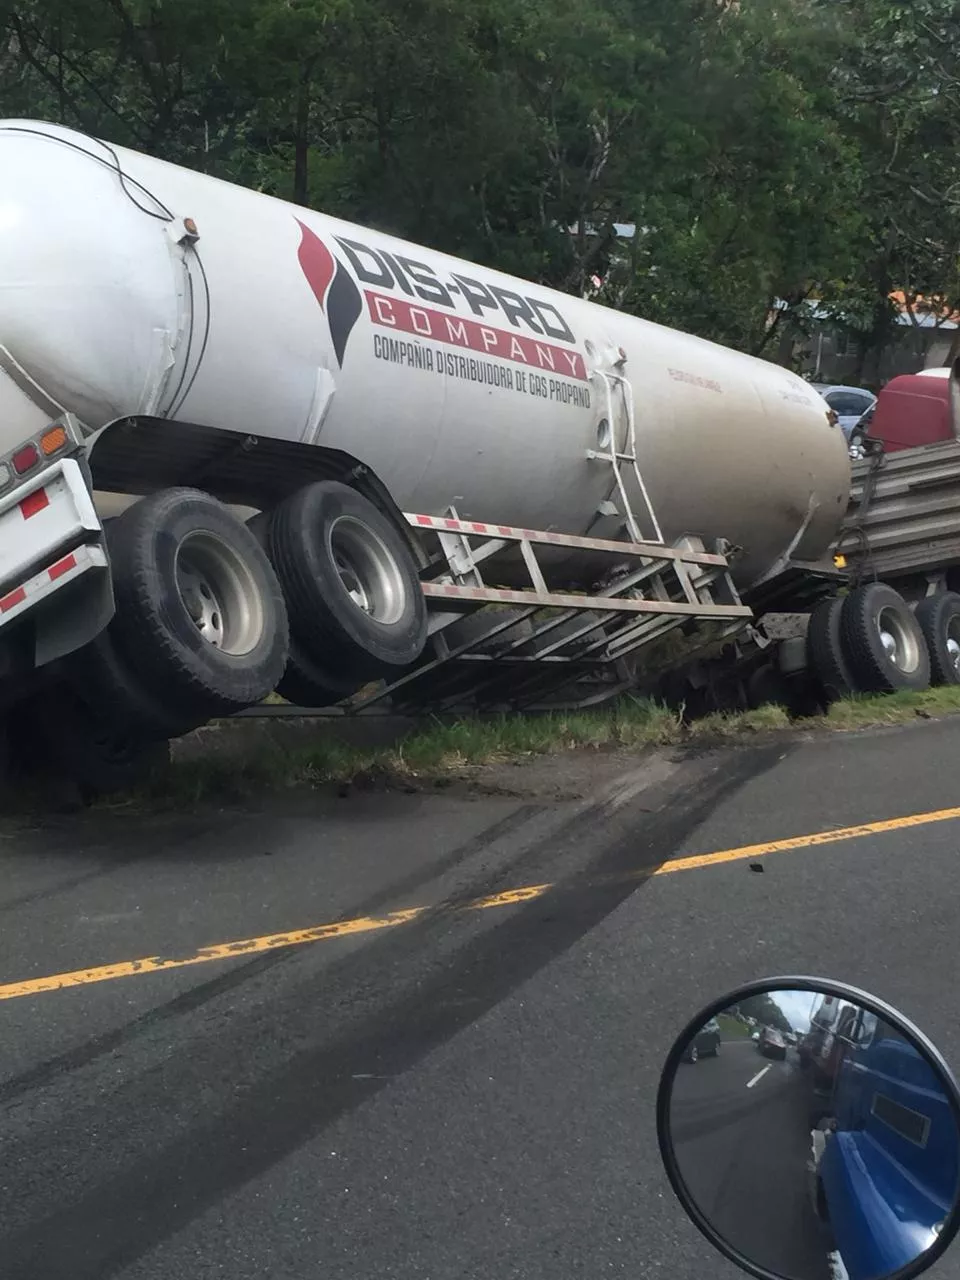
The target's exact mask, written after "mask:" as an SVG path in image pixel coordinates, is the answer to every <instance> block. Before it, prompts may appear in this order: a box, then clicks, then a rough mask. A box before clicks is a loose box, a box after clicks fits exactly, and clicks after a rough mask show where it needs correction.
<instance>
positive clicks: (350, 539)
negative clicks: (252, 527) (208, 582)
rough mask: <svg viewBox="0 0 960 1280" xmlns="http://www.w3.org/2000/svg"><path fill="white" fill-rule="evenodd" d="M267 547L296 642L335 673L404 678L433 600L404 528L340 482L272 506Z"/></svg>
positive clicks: (314, 486) (424, 634)
mask: <svg viewBox="0 0 960 1280" xmlns="http://www.w3.org/2000/svg"><path fill="white" fill-rule="evenodd" d="M267 547H268V553H269V556H270V559H271V561H272V563H273V565H274V567H275V568H276V571H277V575H278V577H279V579H280V582H281V584H282V586H283V591H284V595H285V597H286V601H287V607H288V609H289V611H290V618H291V626H292V630H293V633H294V635H296V637H297V639H298V640H299V642H300V644H301V645H302V646H303V648H304V649H305V650H307V652H308V653H309V654H310V656H311V657H313V658H315V659H316V660H317V661H319V662H322V663H323V665H324V666H325V667H327V668H328V669H329V670H330V671H333V672H336V674H337V676H338V677H339V676H343V677H344V678H350V679H354V678H355V679H357V680H358V681H359V682H360V683H363V682H364V681H366V680H373V679H376V678H377V677H379V676H390V675H399V674H400V672H401V671H402V669H403V668H405V667H409V666H411V665H412V664H413V663H414V662H416V660H417V659H418V658H419V657H420V655H421V653H422V652H423V648H424V645H425V644H426V640H427V606H426V600H425V599H424V595H423V591H422V590H421V587H420V577H419V573H418V571H417V566H416V564H415V563H414V558H413V555H412V553H411V551H410V549H409V547H408V546H407V543H406V541H405V539H404V537H403V534H402V533H401V532H400V531H399V530H398V529H396V528H395V527H394V526H393V524H392V523H391V522H390V521H389V520H388V519H387V518H386V516H384V515H383V514H382V513H381V512H380V511H378V509H377V508H376V507H375V506H374V505H373V503H372V502H370V501H368V500H367V499H366V498H364V497H363V495H362V494H359V493H357V492H356V490H355V489H351V488H350V487H349V485H345V484H340V483H339V482H337V481H335V480H321V481H318V482H317V483H316V484H311V485H307V486H306V487H305V488H303V489H300V490H299V491H298V492H297V493H295V494H292V495H291V496H290V497H289V498H286V499H285V500H284V501H283V502H281V503H280V504H279V505H278V506H277V507H275V508H274V510H273V512H272V513H271V517H270V523H269V527H268V531H267Z"/></svg>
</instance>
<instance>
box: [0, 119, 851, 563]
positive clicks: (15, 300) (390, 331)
mask: <svg viewBox="0 0 960 1280" xmlns="http://www.w3.org/2000/svg"><path fill="white" fill-rule="evenodd" d="M0 173H2V175H3V178H2V186H0V448H2V447H3V445H4V444H6V443H8V444H9V445H10V446H11V447H12V446H13V445H14V444H16V443H17V442H18V441H19V440H20V439H22V438H23V437H24V436H26V435H28V434H30V433H31V432H32V431H33V430H34V429H40V428H41V427H42V426H43V424H44V423H45V422H46V421H48V420H49V419H50V418H51V417H52V416H53V415H55V414H60V413H62V412H64V411H66V412H69V413H72V414H75V415H76V416H77V418H78V419H79V420H80V421H81V422H82V423H84V424H85V426H86V428H88V429H89V430H91V431H93V432H96V431H97V430H99V429H100V428H102V427H105V426H107V425H108V424H110V423H112V422H114V421H115V420H117V419H119V418H122V417H123V416H124V415H137V414H141V415H153V416H156V417H160V418H170V419H176V420H179V421H181V422H189V423H198V424H204V425H205V426H212V427H222V428H225V429H230V430H234V431H243V432H251V433H256V434H257V435H258V436H261V437H264V436H269V437H275V438H277V439H282V440H287V441H291V442H301V443H307V444H311V445H317V446H321V447H331V448H337V449H340V450H344V451H346V452H347V453H349V454H350V455H352V456H353V457H355V458H357V459H359V460H360V461H362V462H363V463H364V464H365V465H367V466H368V467H370V468H372V470H373V471H374V472H375V473H376V474H377V476H378V477H379V478H380V479H381V480H382V481H383V483H384V484H385V485H386V487H387V488H388V489H389V492H390V494H391V496H392V497H393V499H394V501H395V502H396V504H397V505H398V507H400V508H401V509H403V510H405V511H416V512H427V513H434V514H439V513H442V512H443V511H444V510H446V509H447V508H448V507H449V506H451V505H453V506H455V507H456V509H457V510H458V512H459V514H460V515H461V516H463V517H465V518H469V519H475V520H484V521H491V522H498V521H499V522H504V523H508V524H510V525H514V526H526V527H530V528H535V529H542V530H553V529H556V530H561V531H564V532H567V533H573V534H589V535H590V536H594V537H599V538H618V537H622V536H623V535H624V528H625V521H627V518H628V515H629V514H630V512H628V511H627V510H625V507H626V506H627V505H629V507H630V508H631V510H632V514H633V516H634V518H635V525H634V528H633V533H634V536H636V534H637V533H640V534H642V536H643V537H644V538H645V539H648V540H659V539H660V538H661V537H662V538H663V540H665V541H666V542H668V543H670V542H672V541H673V540H675V539H676V538H678V537H680V536H681V535H683V534H688V533H696V534H698V535H700V536H702V537H704V538H705V539H707V540H708V541H709V540H710V539H713V538H723V539H726V540H727V541H728V542H729V543H731V544H735V545H737V546H738V547H740V548H742V555H741V556H740V558H739V559H738V560H737V562H736V564H735V566H734V574H735V576H736V579H737V581H738V583H739V584H740V585H741V586H749V585H750V584H751V583H753V582H756V581H757V580H758V579H761V578H763V577H765V576H767V575H769V574H771V573H775V572H776V571H777V569H778V566H780V565H781V564H782V563H783V562H784V561H785V560H786V559H787V558H789V557H797V558H799V559H806V560H812V559H815V558H817V557H818V556H820V555H822V554H823V553H824V552H825V551H826V549H827V548H828V547H829V545H830V542H831V540H832V538H833V537H834V535H835V533H836V529H837V526H838V523H839V521H840V519H841V518H842V515H843V513H844V511H845V509H846V505H847V496H848V490H849V461H848V457H847V453H846V449H845V446H844V441H843V438H842V435H841V433H840V432H839V431H838V430H836V428H835V427H833V426H832V425H831V424H830V422H829V421H828V417H827V414H826V411H825V407H824V405H823V402H822V401H821V400H820V398H819V397H818V396H817V394H816V393H815V392H814V391H813V390H812V389H811V388H809V387H808V386H807V384H805V383H804V382H803V381H802V380H801V379H799V378H797V377H795V376H794V375H792V374H791V373H789V372H786V371H785V370H783V369H781V368H779V367H777V366H775V365H772V364H768V363H766V362H763V361H760V360H755V359H752V358H750V357H748V356H745V355H742V354H739V353H737V352H733V351H729V350H726V349H724V348H722V347H719V346H716V345H714V344H711V343H708V342H704V341H702V340H699V339H697V338H693V337H690V336H688V335H685V334H682V333H678V332H674V331H671V330H668V329H665V328H662V327H659V326H657V325H654V324H650V323H648V322H646V321H643V320H641V319H638V318H636V317H633V316H626V315H622V314H620V313H617V312H614V311H611V310H609V309H607V308H604V307H601V306H598V305H596V304H593V303H590V302H586V301H583V300H581V299H578V298H573V297H569V296H567V295H563V294H558V293H556V292H553V291H551V290H549V289H546V288H543V287H540V286H535V285H531V284H528V283H526V282H524V281H518V280H515V279H513V278H511V277H508V276H505V275H502V274H500V273H497V272H495V271H491V270H489V269H487V268H483V267H477V266H474V265H472V264H469V263H466V262H462V261H459V260H457V259H454V258H450V257H447V256H444V255H441V254H438V253H435V252H433V251H431V250H429V249H424V248H421V247H419V246H415V245H411V244H407V243H404V242H402V241H399V240H396V239H393V238H391V237H389V236H386V235H381V234H379V233H375V232H371V231H366V230H363V229H361V228H358V227H355V226H352V225H350V224H348V223H344V222H340V221H337V220H336V219H332V218H328V217H325V216H324V215H322V214H319V213H315V212H311V211H308V210H304V209H300V208H295V207H294V206H291V205H288V204H285V203H283V202H281V201H279V200H275V199H272V198H269V197H267V196H263V195H259V194H257V193H254V192H251V191H247V190H243V189H240V188H237V187H235V186H232V185H229V184H227V183H224V182H220V181H217V180H215V179H212V178H209V177H205V176H202V175H199V174H196V173H193V172H189V171H187V170H185V169H181V168H178V167H175V166H172V165H169V164H165V163H162V162H160V161H157V160H154V159H151V158H149V157H147V156H144V155H140V154H135V153H132V152H129V151H123V150H120V149H117V148H112V147H107V146H106V145H105V144H103V143H100V142H97V141H95V140H93V139H89V138H86V137H83V136H82V135H79V134H76V133H73V132H71V131H69V130H67V129H63V128H59V127H56V126H52V125H46V124H37V123H35V122H31V121H2V122H0ZM631 416H632V418H633V421H634V424H635V430H636V441H637V444H636V452H637V468H636V469H634V468H633V467H632V466H628V467H626V468H625V471H627V472H628V473H629V474H628V475H627V476H626V488H625V496H626V498H627V503H625V502H624V501H623V497H624V493H622V492H621V491H620V489H619V488H618V486H617V484H616V483H615V481H616V477H615V476H614V475H613V474H612V468H611V466H610V463H609V461H606V460H605V459H604V457H597V456H595V455H596V454H597V453H598V452H599V453H601V454H602V453H603V451H604V441H605V439H606V437H608V436H609V433H610V430H611V428H612V430H613V432H614V433H615V435H616V440H617V442H618V445H619V447H620V449H621V450H623V449H624V447H625V442H626V440H627V438H628V430H629V420H630V418H631ZM598 446H599V448H598ZM591 455H594V456H591ZM637 471H638V472H639V475H640V476H641V477H642V480H643V482H644V484H645V486H646V490H647V496H648V497H649V502H647V501H646V500H645V496H644V494H643V493H642V492H641V491H640V489H639V487H638V485H637V483H636V473H637ZM608 502H609V503H611V505H609V506H608V505H605V504H607V503H608ZM603 512H606V513H608V514H603ZM568 576H569V575H568Z"/></svg>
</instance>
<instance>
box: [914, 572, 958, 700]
mask: <svg viewBox="0 0 960 1280" xmlns="http://www.w3.org/2000/svg"><path fill="white" fill-rule="evenodd" d="M913 616H914V617H915V618H916V620H917V626H919V628H920V630H921V631H922V632H923V638H924V640H926V642H927V649H928V651H929V654H930V682H931V684H934V685H938V686H939V685H947V684H960V595H957V594H956V592H954V591H941V592H938V593H937V594H936V595H935V596H928V597H927V599H926V600H921V601H920V603H919V604H918V605H917V607H916V609H915V610H914V612H913Z"/></svg>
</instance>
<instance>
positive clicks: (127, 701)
mask: <svg viewBox="0 0 960 1280" xmlns="http://www.w3.org/2000/svg"><path fill="white" fill-rule="evenodd" d="M62 670H63V676H64V679H65V680H66V682H67V684H69V686H70V687H71V689H72V690H73V692H74V693H75V694H76V695H77V697H78V698H80V699H81V700H82V701H83V702H85V703H86V705H87V706H88V707H89V708H90V710H91V712H93V713H94V714H97V715H100V716H102V718H103V720H104V721H105V722H106V723H107V724H110V725H112V726H113V727H114V728H116V729H117V730H126V731H128V732H133V733H136V734H138V735H141V736H142V737H144V738H149V739H153V740H155V741H159V740H161V739H165V738H179V737H182V735H183V734H185V733H190V732H191V730H193V729H197V728H199V727H200V725H201V724H203V723H204V720H205V719H206V717H205V716H204V715H202V714H200V715H197V716H194V717H193V718H191V717H189V716H187V714H186V713H185V712H180V713H178V712H177V711H176V710H175V709H174V710H171V708H170V707H169V706H168V705H167V704H166V703H165V702H163V701H161V699H160V698H159V697H155V696H154V695H153V694H152V693H151V692H150V691H149V690H148V689H147V688H146V687H145V686H144V685H143V684H142V683H141V682H140V680H139V679H138V678H137V676H136V674H135V673H134V671H133V670H132V668H131V667H130V665H129V663H127V662H126V661H125V659H124V657H123V655H122V654H121V653H120V650H119V649H118V648H117V645H116V642H115V641H114V638H113V632H112V629H111V628H110V627H108V628H107V630H106V631H102V632H101V633H100V635H98V636H97V638H96V639H95V640H92V641H91V642H90V643H89V644H87V645H84V647H83V648H82V649H78V650H77V651H76V653H72V654H70V656H69V657H68V658H66V659H64V662H63V668H62Z"/></svg>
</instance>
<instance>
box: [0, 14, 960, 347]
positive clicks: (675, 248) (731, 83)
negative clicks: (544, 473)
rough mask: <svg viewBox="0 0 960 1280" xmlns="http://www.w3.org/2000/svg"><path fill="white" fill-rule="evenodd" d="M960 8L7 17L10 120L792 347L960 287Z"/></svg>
mask: <svg viewBox="0 0 960 1280" xmlns="http://www.w3.org/2000/svg"><path fill="white" fill-rule="evenodd" d="M958 17H960V0H910V3H909V4H906V3H893V0H749V3H748V0H741V2H740V3H727V2H725V0H670V3H668V4H667V3H664V2H663V0H0V115H3V116H21V115H22V116H29V117H33V118H45V119H50V120H56V121H61V122H63V123H66V124H69V125H71V126H74V127H77V128H80V129H82V130H85V131H88V132H92V133H95V134H98V135H99V136H103V137H106V138H108V139H110V140H112V141H115V142H118V143H121V144H125V145H129V146H134V147H138V148H142V149H144V150H147V151H150V152H152V153H154V154H157V155H160V156H162V157H163V158H166V159H170V160H173V161H175V162H177V163H181V164H186V165H190V166H193V167H195V168H198V169H201V170H204V171H207V172H209V173H212V174H216V175H218V176H222V177H225V178H229V179H231V180H234V181H239V182H243V183H247V184H249V185H252V186H255V187H257V188H259V189H261V190H264V191H268V192H270V193H273V194H277V195H279V196H282V197H284V198H287V199H293V200H296V201H298V202H300V203H304V204H309V205H313V206H316V207H322V208H323V209H325V210H326V211H328V212H330V213H334V214H337V215H340V216H343V217H347V218H351V219H356V220H359V221H362V222H365V223H367V224H372V225H375V226H377V227H380V228H382V229H385V230H390V231H393V232H397V233H399V234H402V235H405V236H408V237H410V238H413V239H415V240H420V241H423V242H427V243H430V244H433V245H435V246H437V247H439V248H442V249H446V250H449V251H451V252H454V253H457V254H460V255H462V256H466V257H469V258H473V259H476V260H480V261H485V262H488V263H491V264H496V265H497V266H499V267H501V268H503V269H505V270H507V271H512V272H515V273H518V274H521V275H524V276H527V277H530V278H534V279H537V280H540V281H543V282H546V283H550V284H554V285H556V286H558V287H560V288H564V289H568V290H572V291H576V292H582V291H585V290H587V289H589V288H590V287H591V286H590V280H591V278H592V277H598V278H601V279H602V281H603V284H602V288H601V291H600V297H601V300H604V301H607V302H610V303H612V304H613V305H616V306H620V307H623V308H626V309H628V310H630V311H634V312H636V313H638V314H641V315H644V316H646V317H648V318H650V319H654V320H658V321H661V322H665V323H668V324H672V325H675V326H677V327H680V328H685V329H688V330H691V331H693V332H696V333H700V334H703V335H705V336H708V337H711V338H714V339H717V340H719V341H725V342H728V343H731V344H733V345H736V346H739V347H742V348H744V349H747V350H750V351H754V352H757V353H759V354H763V355H766V356H768V357H769V358H774V359H775V358H778V356H779V357H781V358H785V356H786V352H787V347H786V346H784V347H783V349H782V350H781V348H780V345H779V339H780V337H781V335H782V334H784V333H786V332H788V331H789V329H790V322H791V319H792V318H797V319H798V320H799V318H800V317H802V315H803V304H804V302H805V301H806V300H807V299H808V298H811V297H817V298H819V299H821V300H822V301H823V303H824V305H826V306H828V307H831V308H832V309H833V310H834V311H835V312H836V313H837V314H838V315H839V316H841V317H842V319H843V321H844V323H846V324H847V325H848V326H849V327H850V329H851V331H852V332H854V333H855V334H856V335H857V336H858V337H859V338H861V339H862V340H863V342H864V344H865V345H869V344H870V343H871V342H876V341H879V340H881V338H882V336H883V335H884V333H885V332H886V331H887V329H888V328H889V325H890V323H891V319H892V310H891V307H890V304H889V300H888V295H889V293H890V291H891V289H894V288H902V289H903V290H904V291H905V292H906V293H907V295H908V298H912V297H915V296H917V295H925V296H930V295H943V296H944V297H945V298H947V299H948V300H950V301H951V302H952V301H953V300H954V299H955V298H957V297H958V295H960V256H958V249H960V172H958V163H960V161H958V157H960V148H958V145H957V144H958V141H960V139H958V138H957V131H958V129H960V113H958V111H957V105H958V90H960V21H958V20H957V19H958ZM614 223H630V224H634V225H635V226H636V228H637V233H636V235H635V236H634V237H633V238H632V239H629V240H622V239H618V238H617V237H616V236H615V234H614V233H613V224H614ZM570 228H573V229H574V230H573V232H572V233H571V232H570ZM777 300H780V301H781V302H782V303H785V304H786V306H785V307H782V308H781V309H780V310H779V311H776V312H775V311H774V310H773V307H774V303H775V302H776V301H777ZM772 315H776V321H775V322H771V316H772Z"/></svg>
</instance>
